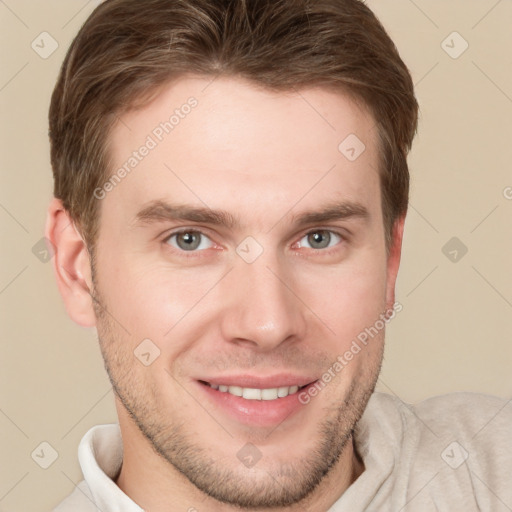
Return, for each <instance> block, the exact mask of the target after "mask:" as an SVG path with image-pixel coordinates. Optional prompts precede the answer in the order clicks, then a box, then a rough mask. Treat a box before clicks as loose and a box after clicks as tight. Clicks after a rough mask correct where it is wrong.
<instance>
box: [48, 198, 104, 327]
mask: <svg viewBox="0 0 512 512" xmlns="http://www.w3.org/2000/svg"><path fill="white" fill-rule="evenodd" d="M45 236H46V238H47V239H48V240H49V241H50V242H51V243H52V244H53V248H54V250H55V254H54V257H53V269H54V271H55V276H56V278H57V286H58V288H59V291H60V294H61V295H62V298H63V299H64V305H65V307H66V311H67V312H68V315H69V316H70V317H71V319H72V320H73V321H74V322H76V323H77V324H78V325H81V326H83V327H94V326H95V325H96V315H95V314H94V308H93V300H92V297H91V292H92V278H91V262H90V257H89V252H88V250H87V247H86V245H85V242H84V241H83V239H82V237H81V235H80V233H78V231H77V229H76V227H75V224H74V223H73V221H72V220H71V218H70V216H69V213H68V212H67V211H66V210H65V209H64V207H63V205H62V201H60V200H59V199H55V198H54V199H53V200H52V202H51V203H50V206H49V207H48V215H47V218H46V228H45Z"/></svg>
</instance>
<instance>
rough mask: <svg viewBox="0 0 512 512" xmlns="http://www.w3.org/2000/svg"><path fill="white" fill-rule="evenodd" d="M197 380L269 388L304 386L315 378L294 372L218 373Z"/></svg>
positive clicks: (226, 384)
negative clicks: (262, 374) (263, 373)
mask: <svg viewBox="0 0 512 512" xmlns="http://www.w3.org/2000/svg"><path fill="white" fill-rule="evenodd" d="M197 380H199V381H203V382H208V383H209V384H216V385H219V386H220V385H225V386H240V387H242V388H253V389H271V388H282V387H289V386H299V387H301V386H305V385H307V384H311V383H312V382H314V381H316V380H317V378H315V377H310V376H304V375H295V374H278V375H268V376H265V377H262V376H261V375H218V376H215V377H202V378H200V379H197Z"/></svg>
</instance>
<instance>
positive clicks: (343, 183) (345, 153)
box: [102, 77, 380, 221]
mask: <svg viewBox="0 0 512 512" xmlns="http://www.w3.org/2000/svg"><path fill="white" fill-rule="evenodd" d="M376 133H377V132H376V126H375V122H374V120H373V118H372V116H371V115H370V114H369V113H368V112H367V111H366V109H364V108H362V107H360V106H359V105H357V104H356V103H355V102H354V101H353V100H351V99H350V98H349V97H348V96H346V95H343V94H341V93H338V92H333V91H329V90H326V89H322V88H310V89H302V90H294V91H287V92H275V91H269V90H266V89H263V88H261V87H258V86H256V85H254V84H252V83H250V82H247V81H245V80H241V79H235V78H217V79H214V80H213V79H212V78H204V77H203V78H201V77H187V78H182V79H180V80H178V81H175V82H173V83H170V84H168V85H167V86H166V87H164V88H163V89H162V90H161V92H160V93H159V95H158V96H157V97H156V98H155V99H154V100H153V101H152V102H151V103H150V104H149V105H146V106H144V107H143V108H140V109H138V110H134V111H130V112H128V113H127V114H124V115H123V116H121V118H120V120H119V122H118V123H117V124H116V126H115V127H114V129H113V131H112V133H111V139H110V151H111V158H112V163H113V165H112V168H111V174H116V173H117V174H121V176H122V177H121V178H120V179H115V180H114V181H113V186H112V187H110V191H109V193H108V195H107V197H106V199H105V201H103V205H102V208H103V209H104V210H109V209H110V210H112V211H113V212H114V213H115V212H117V213H123V214H124V215H127V214H128V215H130V214H134V213H135V211H134V209H135V208H136V207H137V206H140V205H141V204H144V203H147V202H149V201H152V200H155V199H168V200H176V199H179V200H180V202H182V203H188V204H195V205H202V206H205V205H207V206H209V207H211V208H224V209H228V205H231V206H232V207H233V209H236V211H237V212H238V213H239V214H243V213H244V212H246V213H247V214H248V215H251V213H252V215H253V216H254V214H256V213H257V214H258V218H259V219H261V220H263V219H264V218H265V217H267V216H270V215H272V210H276V213H282V212H283V210H285V209H290V208H291V207H293V205H294V204H297V207H298V206H299V203H300V205H301V206H304V207H308V209H311V207H312V206H315V204H317V203H318V202H321V201H325V200H330V201H334V200H337V199H346V200H354V201H356V200H357V201H358V202H365V203H367V205H368V206H369V207H370V208H374V207H379V206H380V197H379V196H380V193H379V180H378V158H379V156H378V148H377V144H376V141H377V136H376ZM120 169H124V172H120V173H119V170H120ZM111 181H112V180H111ZM258 208H260V210H258ZM277 210H279V211H277ZM269 221H270V218H269Z"/></svg>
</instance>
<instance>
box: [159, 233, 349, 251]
mask: <svg viewBox="0 0 512 512" xmlns="http://www.w3.org/2000/svg"><path fill="white" fill-rule="evenodd" d="M319 231H327V232H329V233H332V234H334V235H336V236H338V237H339V238H340V241H339V242H338V243H337V244H335V245H334V246H332V247H328V248H325V249H310V250H312V251H315V252H317V253H321V254H322V255H328V254H331V253H332V252H335V251H337V250H339V245H340V244H342V243H344V242H347V240H348V239H347V236H346V235H343V234H342V233H340V232H339V231H336V230H333V229H327V228H316V229H312V230H310V231H307V232H306V233H303V234H302V235H301V237H300V238H299V241H300V240H302V239H303V238H304V237H306V236H308V235H311V234H313V233H318V232H319ZM182 233H197V234H200V235H201V236H204V237H206V238H208V239H209V240H210V241H212V240H211V239H210V237H209V236H208V235H207V234H206V233H203V232H202V231H201V230H199V229H195V228H194V229H179V230H178V231H173V232H172V233H170V234H168V235H166V237H165V238H164V239H163V240H162V243H163V244H165V245H166V246H167V247H168V248H170V250H171V251H172V252H176V253H179V254H180V256H183V257H185V258H199V257H202V254H201V253H203V252H204V251H205V250H206V249H202V250H195V251H184V250H180V249H176V248H175V247H172V246H171V245H170V244H169V240H170V239H171V238H172V237H173V236H176V235H180V234H182ZM212 242H213V241H212ZM213 243H215V242H213ZM295 243H297V242H295ZM308 249H309V248H308Z"/></svg>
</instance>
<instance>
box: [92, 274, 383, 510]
mask: <svg viewBox="0 0 512 512" xmlns="http://www.w3.org/2000/svg"><path fill="white" fill-rule="evenodd" d="M93 282H94V281H93ZM95 290H96V291H95V295H94V298H95V300H94V305H95V311H96V317H97V326H98V327H97V329H98V339H99V343H100V349H101V353H102V355H103V359H104V365H105V369H106V371H107V374H108V377H109V379H110V382H111V384H112V387H113V389H114V392H115V394H116V396H117V397H118V399H119V401H120V402H121V404H122V405H123V407H124V408H125V409H126V411H127V413H128V414H129V416H130V418H131V419H132V421H133V423H134V424H135V425H136V426H137V428H138V429H139V430H140V432H141V433H142V434H143V436H144V437H145V438H146V439H147V441H148V442H149V443H150V446H151V447H152V448H153V450H154V451H155V452H156V453H157V454H158V455H160V456H161V457H163V458H164V459H165V460H166V461H167V462H168V463H169V464H170V465H172V466H173V467H174V468H175V469H176V470H177V471H179V472H180V473H181V474H182V475H183V476H184V477H186V478H187V479H188V480H189V481H190V482H191V483H192V484H193V485H194V486H195V487H196V488H197V489H199V490H200V491H201V492H203V493H204V494H205V495H207V496H210V497H211V498H213V499H215V500H217V501H219V502H222V503H226V504H229V505H233V506H236V507H242V508H244V509H248V510H250V509H265V508H282V507H290V506H292V505H294V504H298V503H300V502H301V501H302V500H305V499H307V497H308V496H310V495H311V494H312V493H313V491H314V490H315V489H316V488H317V487H318V485H319V484H320V482H321V481H322V480H323V478H324V477H326V475H328V474H329V472H330V471H331V470H332V469H333V468H334V467H335V465H336V463H337V462H338V461H339V460H340V457H341V456H342V454H343V452H344V450H345V449H346V448H347V445H348V443H349V442H352V441H353V431H354V428H355V426H356V423H357V422H358V421H359V419H360V418H361V416H362V414H363V412H364V410H365V408H366V405H367V403H368V400H369V399H370V396H371V395H372V393H373V391H374V389H375V385H376V382H377V379H378V376H379V373H380V367H381V363H382V350H381V353H380V354H379V357H377V358H376V360H377V361H376V362H375V363H374V364H373V365H369V366H368V367H366V371H365V372H364V375H359V376H358V378H357V379H354V380H353V381H352V382H351V384H350V386H349V388H348V390H347V391H346V393H345V396H344V397H342V399H341V400H340V405H337V404H334V405H331V406H330V407H329V408H328V409H327V408H326V409H325V419H323V420H322V422H321V423H320V424H319V426H318V429H317V432H319V439H318V441H317V442H316V443H315V445H314V447H313V448H311V449H310V450H309V451H308V453H307V454H303V453H301V454H300V455H299V456H297V457H295V458H291V459H290V460H276V461H272V462H269V463H268V464H267V465H266V466H264V464H261V463H262V462H263V463H264V462H265V461H264V460H262V461H260V463H259V464H260V467H261V468H262V470H261V471H259V472H258V479H256V478H255V473H254V471H248V470H247V469H246V468H245V466H243V465H242V464H241V462H240V461H239V460H238V459H237V460H236V461H235V460H234V461H233V465H232V466H231V467H227V466H226V465H224V466H222V462H220V461H224V460H225V457H223V454H216V456H215V457H214V456H212V454H211V451H210V450H208V447H207V446H204V447H203V446H201V443H200V442H198V440H197V439H194V438H193V436H191V435H190V434H189V431H190V430H191V429H190V425H189V424H187V423H186V420H184V419H183V418H182V419H180V418H176V417H172V418H170V414H169V411H165V410H163V409H162V408H161V407H159V405H158V395H159V393H158V392H159V390H157V389H154V387H155V386H153V385H152V384H151V382H142V381H141V380H140V379H137V375H138V371H137V370H138V368H137V366H136V365H137V364H138V365H140V363H139V362H138V361H136V358H135V357H134V355H133V353H132V352H131V350H129V349H128V350H127V349H126V347H127V346H129V344H128V343H125V342H126V341H128V340H125V341H123V339H122V338H123V334H122V330H121V329H120V328H119V327H118V326H117V325H116V324H115V322H114V321H113V320H112V319H111V318H110V316H109V314H108V313H107V312H106V311H105V308H104V307H103V306H102V304H103V302H102V301H101V298H100V297H99V295H98V291H97V287H96V288H95ZM133 379H135V382H134V381H133ZM306 407H307V406H306ZM174 412H176V411H174ZM189 421H191V419H190V420H189ZM228 449H229V452H230V453H231V452H233V447H228ZM235 451H236V450H235ZM255 468H258V464H257V465H256V466H255Z"/></svg>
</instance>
